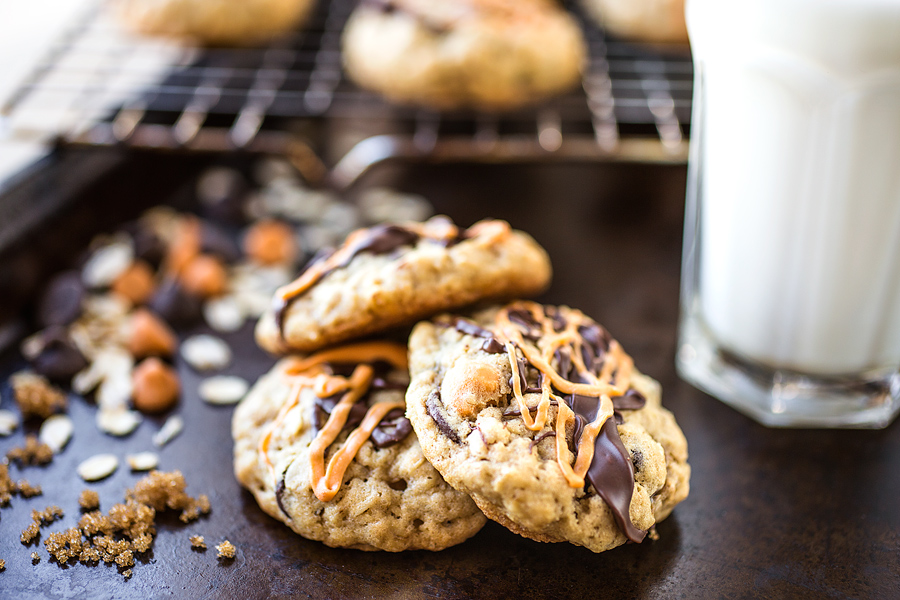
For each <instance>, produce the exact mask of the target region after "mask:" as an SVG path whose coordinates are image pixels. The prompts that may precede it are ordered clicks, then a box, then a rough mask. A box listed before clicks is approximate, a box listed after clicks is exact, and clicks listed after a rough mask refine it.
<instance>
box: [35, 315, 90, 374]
mask: <svg viewBox="0 0 900 600" xmlns="http://www.w3.org/2000/svg"><path fill="white" fill-rule="evenodd" d="M40 341H41V351H40V352H39V353H38V355H37V356H35V357H34V359H33V360H32V361H31V366H32V368H34V370H35V371H37V372H38V373H40V374H41V375H43V376H44V377H46V378H47V379H50V380H52V381H57V382H62V383H66V384H68V383H69V382H70V381H71V379H72V377H74V376H75V374H76V373H78V372H79V371H81V370H82V369H84V368H85V367H86V366H87V365H88V362H87V360H86V359H85V357H84V355H82V354H81V351H80V350H78V348H77V347H76V346H75V343H74V342H73V341H72V339H71V338H70V337H69V334H68V332H67V331H66V329H65V327H62V326H59V325H57V326H54V327H50V328H48V329H45V330H44V331H43V332H42V333H41V336H40Z"/></svg>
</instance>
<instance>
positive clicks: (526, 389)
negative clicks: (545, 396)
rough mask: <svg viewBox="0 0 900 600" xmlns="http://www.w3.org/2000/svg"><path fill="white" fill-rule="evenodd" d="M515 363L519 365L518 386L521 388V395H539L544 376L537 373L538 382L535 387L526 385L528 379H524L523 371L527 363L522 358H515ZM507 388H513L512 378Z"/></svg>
mask: <svg viewBox="0 0 900 600" xmlns="http://www.w3.org/2000/svg"><path fill="white" fill-rule="evenodd" d="M516 362H517V363H518V365H519V384H520V386H521V388H522V393H523V394H540V393H541V392H543V391H544V390H543V389H541V382H542V381H543V380H544V374H543V373H541V372H540V371H538V381H537V386H530V385H528V379H527V378H526V377H525V369H527V368H528V364H529V363H528V361H527V360H525V359H524V358H521V357H519V358H516ZM509 387H513V379H512V376H510V378H509Z"/></svg>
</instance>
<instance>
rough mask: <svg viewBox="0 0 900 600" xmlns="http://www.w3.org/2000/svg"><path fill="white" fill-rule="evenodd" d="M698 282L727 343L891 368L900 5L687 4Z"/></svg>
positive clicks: (747, 0)
mask: <svg viewBox="0 0 900 600" xmlns="http://www.w3.org/2000/svg"><path fill="white" fill-rule="evenodd" d="M687 21H688V30H689V32H690V36H691V44H692V48H693V52H694V59H695V64H697V84H698V85H700V86H701V89H702V95H703V98H702V101H701V105H700V107H699V111H700V112H702V114H699V113H698V114H696V115H695V123H694V125H695V126H699V127H700V128H701V129H700V131H699V135H697V136H695V137H694V139H693V141H692V143H693V144H695V145H696V144H698V143H699V148H695V150H696V151H699V158H700V161H699V163H700V165H701V167H700V168H701V171H700V176H699V179H698V192H699V194H700V196H699V197H700V203H699V206H700V209H699V210H700V219H699V258H698V261H697V262H696V263H695V264H696V268H697V269H698V276H699V286H698V290H697V291H696V297H695V300H694V301H695V302H697V303H698V304H697V309H698V311H699V314H700V316H701V318H702V320H703V321H704V322H705V324H706V326H707V327H708V329H709V332H710V334H711V335H712V337H714V338H715V339H716V341H717V342H719V344H720V345H721V346H723V347H724V348H726V349H728V350H731V351H732V352H734V353H736V354H738V355H740V356H742V357H745V358H749V359H751V360H753V361H758V362H762V363H765V364H767V365H770V366H773V367H776V368H787V369H793V370H799V371H803V372H807V373H811V374H819V375H836V374H854V373H860V372H863V371H867V370H875V369H894V370H896V369H897V367H898V366H900V0H740V1H738V0H688V5H687Z"/></svg>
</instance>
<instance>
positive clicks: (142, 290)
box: [112, 260, 156, 304]
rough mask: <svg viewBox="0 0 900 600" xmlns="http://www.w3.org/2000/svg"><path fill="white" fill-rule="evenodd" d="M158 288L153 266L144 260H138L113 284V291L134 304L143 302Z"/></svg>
mask: <svg viewBox="0 0 900 600" xmlns="http://www.w3.org/2000/svg"><path fill="white" fill-rule="evenodd" d="M155 290H156V280H155V278H154V275H153V268H152V267H151V266H150V265H149V264H147V263H146V262H145V261H143V260H136V261H134V262H133V263H131V266H130V267H128V268H127V269H125V270H124V271H123V272H122V273H121V274H120V275H119V276H118V277H117V278H116V280H115V281H113V284H112V291H114V292H115V293H117V294H119V295H120V296H122V297H123V298H128V300H130V301H131V303H132V304H143V303H145V302H146V301H147V300H149V299H150V296H152V295H153V292H154V291H155Z"/></svg>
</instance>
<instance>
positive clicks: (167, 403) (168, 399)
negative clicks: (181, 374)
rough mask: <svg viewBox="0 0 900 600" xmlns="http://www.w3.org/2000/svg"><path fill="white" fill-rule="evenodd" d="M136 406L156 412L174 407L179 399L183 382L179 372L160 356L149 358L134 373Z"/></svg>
mask: <svg viewBox="0 0 900 600" xmlns="http://www.w3.org/2000/svg"><path fill="white" fill-rule="evenodd" d="M132 382H133V383H134V407H135V408H136V409H138V410H139V411H141V412H148V413H155V412H162V411H165V410H168V409H170V408H172V406H173V405H174V404H175V401H176V400H177V399H178V393H179V392H180V390H181V384H180V382H179V380H178V374H177V373H175V371H174V369H172V368H171V367H169V366H167V365H166V364H165V363H163V362H162V361H161V360H159V359H158V358H153V357H151V358H147V359H144V361H143V362H142V363H141V364H139V365H138V366H137V367H136V368H135V370H134V373H133V374H132Z"/></svg>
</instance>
